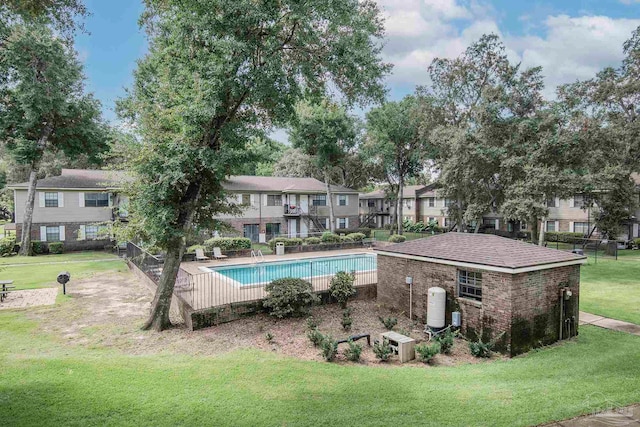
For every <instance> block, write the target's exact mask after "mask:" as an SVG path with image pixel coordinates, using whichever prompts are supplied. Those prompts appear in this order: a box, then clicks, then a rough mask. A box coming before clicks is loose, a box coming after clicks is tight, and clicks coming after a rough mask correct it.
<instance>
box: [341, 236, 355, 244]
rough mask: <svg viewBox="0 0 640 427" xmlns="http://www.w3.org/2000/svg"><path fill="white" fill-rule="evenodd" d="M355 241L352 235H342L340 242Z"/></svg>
mask: <svg viewBox="0 0 640 427" xmlns="http://www.w3.org/2000/svg"><path fill="white" fill-rule="evenodd" d="M353 242H355V240H353V239H352V238H351V237H349V236H348V235H347V236H340V243H353Z"/></svg>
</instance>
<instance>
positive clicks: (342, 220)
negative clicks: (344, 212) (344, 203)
mask: <svg viewBox="0 0 640 427" xmlns="http://www.w3.org/2000/svg"><path fill="white" fill-rule="evenodd" d="M338 228H340V229H344V228H347V218H338Z"/></svg>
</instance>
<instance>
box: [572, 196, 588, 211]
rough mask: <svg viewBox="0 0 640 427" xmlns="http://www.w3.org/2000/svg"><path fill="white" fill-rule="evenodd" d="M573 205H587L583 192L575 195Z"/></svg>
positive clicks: (581, 207) (583, 206)
mask: <svg viewBox="0 0 640 427" xmlns="http://www.w3.org/2000/svg"><path fill="white" fill-rule="evenodd" d="M573 207H574V208H580V209H583V208H585V207H586V206H585V200H584V195H583V194H576V195H575V196H573Z"/></svg>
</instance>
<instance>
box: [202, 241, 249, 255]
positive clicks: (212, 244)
mask: <svg viewBox="0 0 640 427" xmlns="http://www.w3.org/2000/svg"><path fill="white" fill-rule="evenodd" d="M203 245H204V247H205V248H206V250H207V251H208V252H211V251H213V248H220V250H221V251H223V252H224V251H237V250H240V249H251V239H248V238H246V237H214V238H212V239H209V240H205V242H204V244H203ZM194 252H195V249H194Z"/></svg>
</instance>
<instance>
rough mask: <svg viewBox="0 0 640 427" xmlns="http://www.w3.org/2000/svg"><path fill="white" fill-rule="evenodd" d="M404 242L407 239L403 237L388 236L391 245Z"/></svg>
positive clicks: (400, 235) (398, 235) (399, 235)
mask: <svg viewBox="0 0 640 427" xmlns="http://www.w3.org/2000/svg"><path fill="white" fill-rule="evenodd" d="M405 240H407V237H406V236H403V235H402V234H394V235H393V236H389V241H390V242H391V243H402V242H404V241H405Z"/></svg>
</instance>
